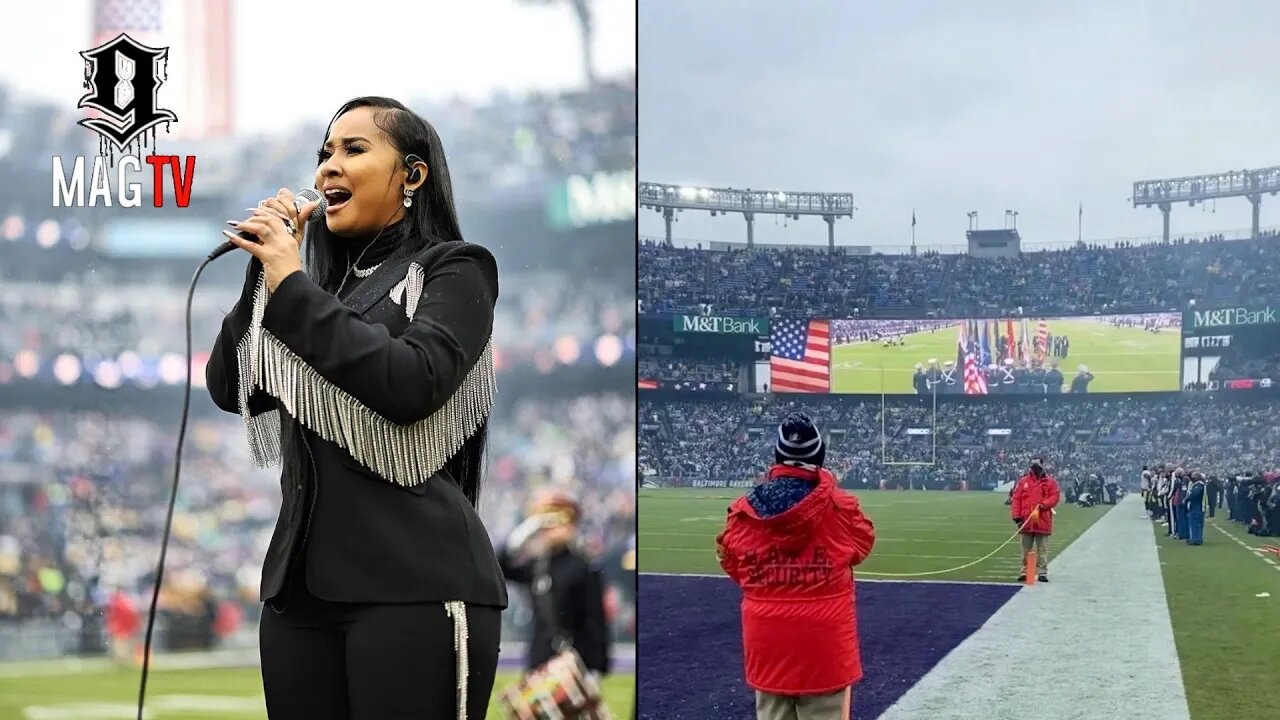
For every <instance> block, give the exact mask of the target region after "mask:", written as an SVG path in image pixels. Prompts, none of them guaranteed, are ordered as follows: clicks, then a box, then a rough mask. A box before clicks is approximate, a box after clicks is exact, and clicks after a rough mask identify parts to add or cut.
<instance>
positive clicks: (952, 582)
mask: <svg viewBox="0 0 1280 720" xmlns="http://www.w3.org/2000/svg"><path fill="white" fill-rule="evenodd" d="M640 574H641V575H653V576H655V577H692V578H715V579H717V580H725V581H729V576H728V575H715V574H712V573H669V572H642V573H640ZM853 579H854V582H858V583H900V582H914V583H932V584H934V585H1008V584H1009V583H1007V582H1002V583H1000V582H979V581H977V580H884V579H878V578H862V577H858V571H857V570H854V571H853Z"/></svg>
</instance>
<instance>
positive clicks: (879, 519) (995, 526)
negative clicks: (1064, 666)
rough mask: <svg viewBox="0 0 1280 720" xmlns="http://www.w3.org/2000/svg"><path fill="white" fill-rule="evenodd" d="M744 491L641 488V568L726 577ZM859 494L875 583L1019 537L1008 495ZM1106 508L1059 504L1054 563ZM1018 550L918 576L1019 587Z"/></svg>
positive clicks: (939, 566)
mask: <svg viewBox="0 0 1280 720" xmlns="http://www.w3.org/2000/svg"><path fill="white" fill-rule="evenodd" d="M741 494H742V492H741V491H733V490H729V489H704V488H698V489H690V488H661V489H643V490H641V491H640V500H639V502H640V513H639V516H640V538H639V542H638V547H639V563H640V570H641V571H642V572H667V573H719V572H721V571H720V566H719V564H718V563H717V562H716V556H715V536H716V534H717V533H719V532H720V530H721V529H722V528H723V527H724V518H725V509H726V508H728V506H729V504H730V503H732V502H733V500H734V499H735V498H736V497H738V495H741ZM856 494H857V496H858V498H859V499H860V500H861V501H862V506H863V511H864V512H865V513H866V514H867V517H869V518H870V519H871V521H872V523H874V524H875V526H876V545H875V549H874V550H873V551H872V552H871V557H869V558H868V559H867V561H866V562H864V563H863V564H862V565H859V566H858V568H857V569H856V570H855V573H856V574H857V576H858V577H864V578H872V579H875V578H876V577H877V575H876V573H890V574H894V575H897V574H911V573H928V572H933V571H938V570H947V569H949V568H955V567H958V566H961V565H965V564H968V563H970V562H972V561H974V560H977V559H978V558H981V557H983V556H984V555H986V554H988V553H990V552H991V551H993V550H995V549H996V548H997V547H998V546H999V545H1000V544H1001V543H1002V542H1004V541H1005V540H1007V539H1008V538H1009V537H1010V536H1011V535H1012V534H1013V532H1014V525H1013V521H1012V520H1011V519H1010V518H1009V508H1008V506H1006V505H1005V504H1004V500H1005V497H1006V495H1005V494H1004V493H994V492H977V491H975V492H940V491H936V492H928V491H922V490H916V491H910V490H907V491H894V490H870V491H860V492H858V493H856ZM1108 509H1110V506H1098V507H1093V508H1079V507H1069V506H1064V507H1059V508H1058V514H1057V515H1056V516H1055V517H1054V533H1053V537H1052V539H1051V540H1050V542H1049V552H1050V555H1049V560H1050V563H1052V561H1053V554H1054V553H1058V552H1061V551H1062V550H1063V549H1065V548H1066V547H1067V545H1069V544H1070V543H1071V542H1072V541H1073V540H1075V539H1076V538H1077V537H1079V536H1080V534H1081V533H1083V532H1084V531H1085V530H1086V529H1088V527H1089V526H1090V525H1092V524H1093V522H1094V521H1095V520H1097V519H1098V518H1099V517H1101V516H1102V514H1103V513H1104V512H1105V511H1106V510H1108ZM1020 552H1021V551H1020V549H1019V545H1018V541H1017V540H1014V541H1013V542H1012V543H1010V544H1009V545H1007V546H1005V548H1004V549H1002V550H1000V551H999V552H998V553H996V554H995V555H994V556H992V557H991V558H989V559H987V560H984V561H982V562H980V563H977V564H975V565H973V566H972V567H969V568H966V569H964V570H959V571H956V572H947V573H940V574H932V575H922V576H919V579H923V580H929V579H933V580H980V581H986V582H1015V581H1016V580H1017V575H1018V571H1019V555H1020ZM1050 575H1051V576H1052V564H1051V565H1050ZM1278 575H1280V573H1278ZM886 579H895V578H894V577H886ZM897 579H904V580H910V579H912V578H911V577H904V578H897ZM641 652H643V648H641Z"/></svg>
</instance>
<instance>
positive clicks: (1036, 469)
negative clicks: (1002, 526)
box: [1010, 457, 1062, 582]
mask: <svg viewBox="0 0 1280 720" xmlns="http://www.w3.org/2000/svg"><path fill="white" fill-rule="evenodd" d="M1061 497H1062V495H1061V493H1059V492H1058V481H1057V480H1054V479H1053V476H1051V475H1049V474H1048V473H1046V472H1045V471H1044V459H1043V458H1039V457H1033V458H1031V472H1029V473H1027V474H1026V475H1023V476H1022V477H1021V478H1019V479H1018V484H1017V485H1015V486H1014V487H1013V503H1012V504H1011V506H1010V509H1011V511H1012V514H1013V524H1014V525H1017V526H1018V527H1019V528H1021V530H1022V558H1023V563H1022V568H1023V571H1022V574H1020V575H1019V576H1018V582H1023V581H1025V580H1026V579H1027V574H1026V557H1027V553H1028V552H1030V551H1031V548H1032V546H1033V545H1034V547H1035V549H1036V571H1037V573H1038V574H1039V580H1040V582H1049V536H1050V535H1052V534H1053V509H1054V508H1055V507H1057V506H1058V501H1059V500H1060V499H1061Z"/></svg>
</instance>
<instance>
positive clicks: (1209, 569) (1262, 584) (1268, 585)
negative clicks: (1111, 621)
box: [1155, 509, 1280, 720]
mask: <svg viewBox="0 0 1280 720" xmlns="http://www.w3.org/2000/svg"><path fill="white" fill-rule="evenodd" d="M1215 526H1217V527H1219V528H1222V530H1225V531H1226V532H1227V533H1229V534H1230V535H1231V536H1233V537H1236V538H1239V539H1240V540H1241V541H1242V542H1244V543H1245V544H1246V545H1249V546H1250V547H1261V546H1262V545H1266V544H1280V540H1277V539H1276V538H1260V537H1255V536H1252V535H1249V534H1248V533H1246V532H1245V531H1244V527H1243V526H1241V525H1239V524H1238V523H1233V522H1230V521H1228V520H1227V519H1226V510H1225V509H1223V510H1221V511H1220V512H1219V513H1218V516H1217V517H1215V518H1212V519H1209V518H1206V519H1205V529H1204V545H1201V546H1198V547H1189V546H1188V545H1187V544H1186V542H1185V541H1183V540H1176V539H1172V538H1168V537H1166V536H1165V529H1164V527H1163V526H1162V525H1156V526H1155V527H1156V544H1157V547H1158V548H1159V553H1160V565H1161V570H1162V572H1163V575H1164V586H1165V595H1166V596H1167V597H1168V599H1169V613H1170V615H1171V616H1172V617H1173V638H1174V642H1175V643H1176V644H1177V647H1178V659H1179V661H1180V663H1181V665H1182V679H1183V684H1184V685H1185V686H1186V690H1187V705H1188V707H1189V708H1190V710H1191V718H1192V720H1236V718H1242V717H1260V715H1259V713H1260V712H1261V713H1262V715H1266V714H1267V713H1268V712H1271V711H1273V710H1274V709H1275V708H1277V707H1280V686H1277V684H1276V683H1274V682H1270V681H1269V680H1267V679H1266V677H1267V670H1268V669H1269V668H1272V667H1273V663H1274V661H1275V658H1276V651H1277V648H1280V629H1278V628H1277V626H1276V612H1277V609H1278V608H1280V605H1277V603H1280V571H1277V570H1276V567H1277V566H1276V565H1271V564H1269V563H1266V562H1265V561H1264V560H1263V559H1262V557H1260V556H1259V555H1257V554H1255V553H1253V552H1250V551H1249V550H1248V549H1246V548H1243V547H1241V546H1240V545H1239V543H1237V542H1235V541H1233V540H1232V539H1231V538H1230V537H1228V536H1227V535H1224V534H1223V533H1222V532H1220V531H1219V530H1217V529H1215ZM1267 557H1270V556H1269V555H1268V556H1267ZM1260 593H1269V595H1270V596H1269V597H1261V598H1260V597H1257V595H1258V594H1260ZM1268 708H1269V709H1270V710H1268Z"/></svg>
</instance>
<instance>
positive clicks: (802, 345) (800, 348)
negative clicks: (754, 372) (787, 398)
mask: <svg viewBox="0 0 1280 720" xmlns="http://www.w3.org/2000/svg"><path fill="white" fill-rule="evenodd" d="M770 339H771V340H772V341H773V354H772V355H771V356H770V357H769V377H770V382H771V383H772V385H773V391H774V392H813V393H825V392H830V391H831V324H830V323H829V322H828V321H826V320H775V321H774V322H773V332H772V338H770Z"/></svg>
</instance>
